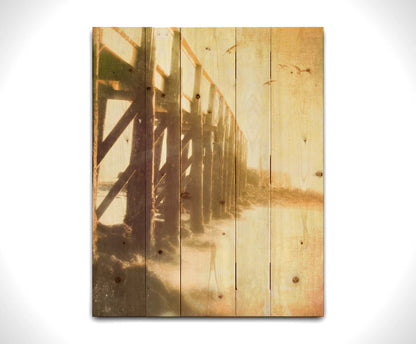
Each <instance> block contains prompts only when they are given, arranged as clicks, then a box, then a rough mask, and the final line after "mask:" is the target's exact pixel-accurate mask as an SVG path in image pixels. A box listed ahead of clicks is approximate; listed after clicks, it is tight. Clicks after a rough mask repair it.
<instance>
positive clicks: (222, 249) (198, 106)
mask: <svg viewBox="0 0 416 344" xmlns="http://www.w3.org/2000/svg"><path fill="white" fill-rule="evenodd" d="M182 38H183V42H182V47H183V49H182V55H181V67H182V91H183V92H184V93H185V95H184V98H185V99H188V100H187V101H184V104H183V106H182V108H183V109H184V110H186V111H190V112H191V116H192V121H191V124H190V125H191V126H190V130H191V133H192V138H193V139H192V140H191V141H192V142H191V143H188V146H187V147H185V145H184V144H183V146H182V150H183V152H184V151H186V152H187V154H184V153H182V165H183V166H182V167H183V170H185V168H186V166H185V164H186V159H187V158H188V157H192V165H191V166H190V167H189V170H187V171H184V173H183V174H182V182H181V193H182V205H181V315H183V316H233V315H234V314H235V286H234V282H235V275H234V268H235V264H234V263H235V221H234V218H233V217H230V218H229V219H226V220H218V219H212V220H211V221H210V222H209V224H205V225H203V223H202V222H203V221H202V219H203V214H204V216H205V218H206V220H208V219H209V217H210V210H209V209H208V210H207V209H205V211H203V210H204V209H203V204H204V202H205V204H207V201H206V198H205V197H202V196H203V187H202V180H200V182H198V181H196V182H195V178H196V179H197V180H198V179H199V177H202V171H203V169H204V167H205V165H207V161H206V160H205V164H203V165H202V168H201V166H198V164H199V163H201V161H202V159H203V154H201V153H203V145H202V142H200V140H199V137H202V132H205V131H203V130H201V122H203V123H204V122H205V121H202V119H203V118H202V116H204V115H203V114H205V116H207V115H208V114H209V111H212V113H210V115H212V119H211V121H212V124H213V125H215V124H217V117H218V111H219V110H218V108H219V103H220V101H219V99H220V96H221V94H222V95H223V96H224V107H225V108H226V109H225V111H224V112H225V113H227V114H228V117H227V118H228V123H229V127H228V128H229V129H228V132H227V140H228V141H227V142H228V146H227V149H228V154H229V155H228V160H227V163H229V164H230V167H231V168H228V173H229V175H228V177H227V178H226V179H225V180H226V182H225V186H226V187H227V188H228V189H229V191H230V192H228V193H227V196H228V197H229V199H227V206H228V208H227V214H229V215H230V216H231V214H233V213H234V210H235V194H234V193H233V192H232V185H233V184H234V185H235V172H234V170H233V166H234V165H233V164H232V159H234V150H235V147H234V145H233V141H234V139H233V133H234V128H235V126H234V122H235V119H234V115H232V114H231V109H230V107H231V106H232V107H233V106H234V100H235V51H234V50H233V49H231V50H230V51H228V50H229V49H230V48H232V47H233V46H234V45H235V30H234V28H183V29H182ZM213 83H215V85H216V86H217V88H218V89H219V90H220V91H221V94H220V93H217V94H216V95H215V97H214V98H212V97H213V96H212V92H210V90H211V87H210V84H213ZM189 99H190V101H189ZM195 116H197V118H196V120H195ZM198 116H201V118H200V117H198ZM208 117H209V116H208ZM186 125H187V123H185V122H184V121H183V123H182V137H186V135H187V133H188V132H187V131H186V128H187V127H186ZM208 127H209V126H207V128H208ZM198 133H200V134H198ZM198 135H199V136H198ZM231 165H232V166H231ZM193 169H194V170H193ZM195 171H197V172H198V175H196V174H195ZM205 172H206V171H205ZM200 173H201V174H200ZM204 175H205V176H207V175H209V174H206V173H204ZM189 176H192V177H193V178H194V181H193V182H191V184H190V185H189V184H187V181H188V180H189V179H188V178H189ZM216 182H218V181H216ZM199 192H201V194H199ZM206 192H207V191H205V193H206ZM208 192H209V191H208ZM205 196H206V195H205ZM203 200H204V202H203ZM220 202H221V204H223V203H224V204H225V203H226V201H225V200H220ZM190 212H193V214H194V218H192V216H190ZM224 213H225V212H224ZM195 214H196V215H195ZM206 222H208V221H206Z"/></svg>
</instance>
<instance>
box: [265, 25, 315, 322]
mask: <svg viewBox="0 0 416 344" xmlns="http://www.w3.org/2000/svg"><path fill="white" fill-rule="evenodd" d="M271 40H272V43H271V48H272V55H271V59H272V68H271V71H272V77H271V79H272V80H271V85H272V128H271V130H272V135H271V137H272V140H271V147H272V150H271V164H272V176H271V177H272V208H271V248H272V249H271V266H272V269H271V278H272V279H271V287H272V290H271V315H273V316H322V315H323V178H322V172H323V31H322V29H321V28H274V29H272V37H271Z"/></svg>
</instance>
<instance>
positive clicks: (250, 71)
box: [92, 27, 324, 316]
mask: <svg viewBox="0 0 416 344" xmlns="http://www.w3.org/2000/svg"><path fill="white" fill-rule="evenodd" d="M92 186H93V314H94V316H323V311H324V310H323V303H324V302H323V30H322V29H321V28H183V29H178V28H122V27H114V28H95V29H94V31H93V185H92Z"/></svg>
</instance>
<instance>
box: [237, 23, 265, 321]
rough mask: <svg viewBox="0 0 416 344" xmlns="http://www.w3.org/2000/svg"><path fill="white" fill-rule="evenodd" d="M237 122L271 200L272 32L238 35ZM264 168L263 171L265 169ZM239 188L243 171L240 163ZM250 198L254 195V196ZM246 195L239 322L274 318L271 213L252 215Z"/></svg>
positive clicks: (240, 200) (240, 224) (261, 210)
mask: <svg viewBox="0 0 416 344" xmlns="http://www.w3.org/2000/svg"><path fill="white" fill-rule="evenodd" d="M236 52H237V58H236V61H237V93H236V98H237V100H236V119H237V122H238V124H239V125H240V127H242V128H245V129H246V131H245V135H246V137H247V141H248V154H249V161H248V163H249V168H251V169H253V170H255V171H256V172H257V174H258V175H259V176H260V175H262V177H263V178H262V181H261V182H260V185H258V186H257V187H256V188H257V190H256V192H259V193H261V194H262V195H263V197H265V198H266V199H268V198H269V180H270V178H269V175H270V169H269V161H270V159H269V155H270V86H269V84H268V81H269V79H270V29H269V28H238V29H237V47H236ZM259 165H260V166H259ZM236 166H237V171H236V176H237V184H238V183H239V179H240V178H242V177H243V170H242V169H243V168H244V167H243V165H242V164H238V163H237V165H236ZM248 192H250V190H248ZM245 199H246V197H245V194H240V195H237V207H238V210H239V213H240V215H239V216H238V217H237V219H236V230H237V235H236V247H237V250H236V256H237V257H236V261H237V307H236V310H237V316H268V315H270V289H269V263H270V233H269V231H270V212H269V204H268V202H267V201H266V202H265V204H264V205H263V206H260V205H259V206H256V207H254V208H252V209H247V205H246V204H245Z"/></svg>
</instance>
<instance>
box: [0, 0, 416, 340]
mask: <svg viewBox="0 0 416 344" xmlns="http://www.w3.org/2000/svg"><path fill="white" fill-rule="evenodd" d="M415 4H416V2H413V1H399V0H395V1H349V2H344V1H284V2H279V1H270V2H267V1H263V0H255V1H246V2H243V1H238V2H235V1H228V2H227V1H225V0H212V1H210V2H207V4H205V5H204V6H202V3H201V2H200V1H197V0H194V1H174V0H170V1H168V0H164V1H160V0H153V1H141V0H135V1H123V0H112V1H105V0H102V1H95V2H92V1H91V2H87V1H72V2H69V1H53V0H50V1H44V0H39V1H30V0H26V1H23V0H9V1H4V0H3V1H2V2H1V4H0V48H1V50H0V72H1V73H0V116H1V117H0V121H1V122H0V166H1V168H0V180H1V187H0V202H1V204H0V280H1V283H0V342H1V343H43V344H46V343H132V342H134V343H135V342H137V343H139V342H140V343H143V342H151V343H171V342H174V343H179V342H180V343H217V342H218V343H238V342H247V343H306V342H307V343H320V344H321V343H337V344H338V343H393V342H394V343H414V342H416V296H415V295H416V226H415V224H416V201H415V195H416V163H415V157H416V154H415V150H416V135H415V134H416V111H415V110H416V98H415V95H416V94H415V91H416V78H415V76H416V24H415V23H414V14H415V7H416V6H415ZM109 25H112V26H324V28H325V201H326V206H325V305H326V307H325V308H326V312H325V317H324V318H323V319H264V320H263V319H260V320H258V319H232V320H224V319H213V320H212V319H211V320H210V319H202V320H190V319H188V320H186V319H173V320H172V319H170V320H160V319H140V318H137V319H109V320H103V319H93V318H92V317H91V306H90V305H91V293H90V290H91V250H90V247H91V225H90V222H91V220H90V217H91V210H90V204H91V195H90V194H91V192H90V190H91V183H90V180H91V172H90V171H91V88H92V87H91V27H92V26H109Z"/></svg>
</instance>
